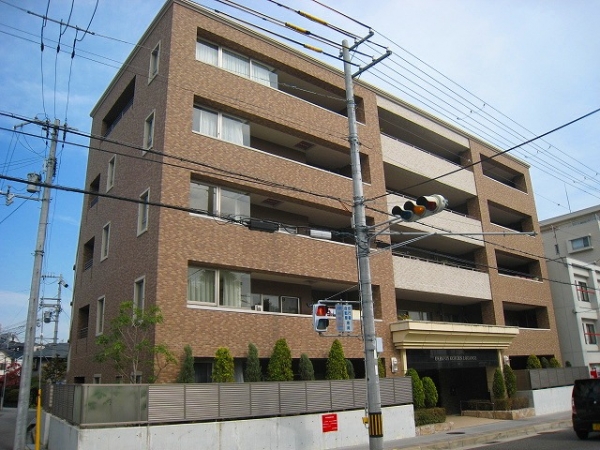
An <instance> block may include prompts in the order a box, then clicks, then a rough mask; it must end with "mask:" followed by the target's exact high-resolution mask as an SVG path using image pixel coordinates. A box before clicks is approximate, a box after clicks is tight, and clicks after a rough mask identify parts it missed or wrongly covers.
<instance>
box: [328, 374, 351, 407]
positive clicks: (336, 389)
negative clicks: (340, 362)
mask: <svg viewBox="0 0 600 450" xmlns="http://www.w3.org/2000/svg"><path fill="white" fill-rule="evenodd" d="M330 383H331V409H333V410H338V409H352V408H355V405H354V395H353V392H352V380H343V381H342V380H332V381H331V382H330Z"/></svg>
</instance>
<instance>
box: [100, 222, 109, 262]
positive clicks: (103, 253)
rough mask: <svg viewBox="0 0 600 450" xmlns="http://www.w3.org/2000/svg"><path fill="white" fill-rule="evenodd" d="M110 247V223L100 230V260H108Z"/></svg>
mask: <svg viewBox="0 0 600 450" xmlns="http://www.w3.org/2000/svg"><path fill="white" fill-rule="evenodd" d="M109 245H110V222H109V223H107V224H106V225H104V227H103V228H102V247H101V249H100V260H101V261H102V260H104V259H106V258H108V248H109Z"/></svg>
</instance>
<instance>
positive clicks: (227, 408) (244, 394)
mask: <svg viewBox="0 0 600 450" xmlns="http://www.w3.org/2000/svg"><path fill="white" fill-rule="evenodd" d="M219 406H220V407H219V418H222V419H233V418H238V417H250V416H251V415H252V412H251V408H250V385H248V384H246V383H223V384H221V385H220V386H219Z"/></svg>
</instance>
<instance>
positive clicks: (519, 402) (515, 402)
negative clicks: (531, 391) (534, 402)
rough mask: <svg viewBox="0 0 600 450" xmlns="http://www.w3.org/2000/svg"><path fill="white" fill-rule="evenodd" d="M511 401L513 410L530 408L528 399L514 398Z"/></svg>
mask: <svg viewBox="0 0 600 450" xmlns="http://www.w3.org/2000/svg"><path fill="white" fill-rule="evenodd" d="M510 401H511V408H512V409H524V408H529V399H528V398H527V397H513V398H511V399H510Z"/></svg>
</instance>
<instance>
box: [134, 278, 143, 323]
mask: <svg viewBox="0 0 600 450" xmlns="http://www.w3.org/2000/svg"><path fill="white" fill-rule="evenodd" d="M145 304H146V277H145V276H141V277H139V278H137V279H136V280H135V281H134V282H133V310H134V314H135V310H136V309H144V307H145Z"/></svg>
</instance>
